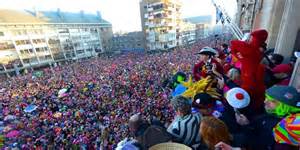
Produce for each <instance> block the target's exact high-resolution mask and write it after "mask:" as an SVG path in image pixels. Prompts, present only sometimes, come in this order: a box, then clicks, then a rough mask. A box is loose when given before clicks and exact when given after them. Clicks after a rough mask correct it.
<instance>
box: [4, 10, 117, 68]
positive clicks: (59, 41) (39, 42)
mask: <svg viewBox="0 0 300 150" xmlns="http://www.w3.org/2000/svg"><path fill="white" fill-rule="evenodd" d="M3 11H4V12H6V13H5V15H0V20H1V22H0V73H7V72H12V71H14V70H20V69H24V68H29V67H30V68H32V67H33V68H34V67H36V66H41V65H45V64H52V63H55V62H59V61H66V60H76V59H80V58H86V57H92V56H96V55H97V54H98V53H101V52H103V51H104V49H103V42H102V41H103V38H104V37H102V35H103V33H104V35H107V34H106V33H105V32H111V27H112V26H111V24H110V23H109V22H107V21H105V20H103V19H101V16H99V15H100V14H98V16H97V15H94V16H93V15H90V14H84V13H83V12H81V13H62V12H60V11H59V10H58V11H57V12H39V13H38V14H37V12H33V13H31V12H29V11H27V12H17V11H11V10H2V12H3ZM0 12H1V11H0ZM2 14H3V13H2ZM12 18H13V19H12ZM15 18H18V19H15ZM24 18H25V20H24ZM45 20H46V21H45ZM111 35H112V33H111ZM106 38H107V37H106Z"/></svg>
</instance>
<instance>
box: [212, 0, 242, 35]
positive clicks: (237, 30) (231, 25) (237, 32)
mask: <svg viewBox="0 0 300 150" xmlns="http://www.w3.org/2000/svg"><path fill="white" fill-rule="evenodd" d="M212 3H213V5H214V6H215V7H216V9H217V13H218V11H220V14H217V15H219V17H220V19H222V20H224V21H226V22H227V23H228V24H229V28H230V29H231V30H232V32H233V34H234V35H235V36H236V37H237V38H238V39H239V40H241V39H242V38H243V32H242V30H241V29H240V28H239V27H238V26H237V25H236V24H235V23H233V22H232V21H231V18H230V17H229V15H228V14H227V12H226V11H225V9H222V8H221V6H220V5H217V3H216V2H215V0H212ZM224 15H225V17H224ZM217 17H218V16H217ZM217 21H219V20H217Z"/></svg>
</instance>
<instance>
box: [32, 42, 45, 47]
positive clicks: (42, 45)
mask: <svg viewBox="0 0 300 150" xmlns="http://www.w3.org/2000/svg"><path fill="white" fill-rule="evenodd" d="M33 46H34V47H48V45H47V44H46V43H37V44H33Z"/></svg>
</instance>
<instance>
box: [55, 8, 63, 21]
mask: <svg viewBox="0 0 300 150" xmlns="http://www.w3.org/2000/svg"><path fill="white" fill-rule="evenodd" d="M56 13H57V16H59V17H60V18H61V19H63V16H62V14H61V11H60V8H57V11H56Z"/></svg>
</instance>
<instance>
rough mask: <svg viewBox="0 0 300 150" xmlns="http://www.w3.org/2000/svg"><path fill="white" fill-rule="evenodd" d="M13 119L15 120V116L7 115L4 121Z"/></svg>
mask: <svg viewBox="0 0 300 150" xmlns="http://www.w3.org/2000/svg"><path fill="white" fill-rule="evenodd" d="M14 119H16V116H14V115H7V116H6V117H4V121H8V120H14Z"/></svg>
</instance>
